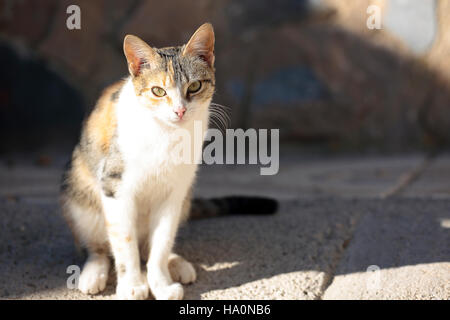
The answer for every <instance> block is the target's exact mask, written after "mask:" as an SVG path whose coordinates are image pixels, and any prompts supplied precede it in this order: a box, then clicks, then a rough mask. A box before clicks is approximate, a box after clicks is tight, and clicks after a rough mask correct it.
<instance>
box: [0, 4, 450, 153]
mask: <svg viewBox="0 0 450 320" xmlns="http://www.w3.org/2000/svg"><path fill="white" fill-rule="evenodd" d="M72 4H76V5H78V6H79V7H80V9H81V30H69V29H68V28H67V27H66V20H67V18H68V17H69V15H70V14H68V13H66V9H67V7H68V6H69V5H72ZM370 5H376V6H378V7H377V8H380V10H381V11H380V13H381V29H369V28H368V27H367V20H368V19H369V18H370V17H371V14H370V13H368V12H367V11H368V8H369V6H370ZM206 21H209V22H211V23H213V25H214V27H215V31H216V68H217V84H218V87H217V93H216V95H215V98H214V101H215V102H216V103H220V104H223V105H226V106H229V107H231V118H232V123H231V127H243V128H249V127H254V128H279V129H280V138H281V140H282V142H284V143H286V144H294V145H296V146H301V147H305V146H312V147H314V148H315V147H316V146H317V147H318V148H319V149H321V150H329V151H367V150H369V151H381V152H398V151H410V150H423V149H425V150H428V149H433V148H436V147H442V146H446V145H448V142H450V130H449V128H450V112H449V107H450V88H449V81H450V59H449V54H450V1H446V0H435V1H432V0H427V1H422V0H378V1H375V0H355V1H342V0H280V1H277V2H274V1H269V0H216V1H213V0H197V1H160V0H120V1H119V0H70V1H65V0H64V1H59V0H58V1H57V0H40V1H33V0H0V70H1V71H0V152H9V151H18V150H19V151H20V150H40V149H42V148H43V149H45V148H51V147H55V146H60V145H67V141H68V140H69V141H71V143H72V142H75V141H76V138H77V135H78V132H79V127H80V123H81V121H82V118H83V116H84V115H85V114H86V113H87V112H88V111H89V110H90V108H91V107H92V106H93V105H94V103H95V99H96V98H97V97H98V95H99V93H100V92H101V90H102V89H103V88H104V87H105V86H107V85H108V84H110V83H112V82H114V81H116V80H117V79H119V78H121V77H123V76H125V75H126V74H127V68H126V61H125V58H124V56H123V53H122V41H123V38H124V35H125V34H128V33H131V34H135V35H138V36H139V37H141V38H142V39H144V40H145V41H147V42H148V43H149V44H151V45H152V46H156V47H159V46H169V45H178V44H182V43H184V42H185V41H187V40H188V39H189V37H190V35H191V34H192V33H193V32H194V31H195V29H196V28H197V27H198V26H200V25H201V24H202V23H204V22H206ZM70 146H72V145H70Z"/></svg>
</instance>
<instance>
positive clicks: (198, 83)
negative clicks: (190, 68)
mask: <svg viewBox="0 0 450 320" xmlns="http://www.w3.org/2000/svg"><path fill="white" fill-rule="evenodd" d="M201 87H202V83H201V81H194V82H192V83H191V84H190V85H189V87H188V89H187V91H188V93H195V92H197V91H199V90H200V88H201Z"/></svg>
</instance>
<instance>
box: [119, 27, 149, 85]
mask: <svg viewBox="0 0 450 320" xmlns="http://www.w3.org/2000/svg"><path fill="white" fill-rule="evenodd" d="M123 52H124V53H125V57H126V58H127V62H128V70H129V71H130V74H131V75H132V76H133V77H135V76H137V75H138V74H139V73H140V72H141V69H142V66H143V65H144V64H150V63H151V62H152V60H153V59H154V58H155V57H156V52H155V51H154V50H153V49H152V48H151V47H150V46H149V45H148V44H146V43H145V42H144V41H143V40H141V39H139V38H138V37H136V36H133V35H130V34H129V35H126V36H125V39H124V40H123Z"/></svg>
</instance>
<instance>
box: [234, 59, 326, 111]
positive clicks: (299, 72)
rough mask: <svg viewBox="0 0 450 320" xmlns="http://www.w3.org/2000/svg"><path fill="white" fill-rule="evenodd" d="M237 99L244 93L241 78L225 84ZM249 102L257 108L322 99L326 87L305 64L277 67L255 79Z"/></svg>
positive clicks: (324, 95)
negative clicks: (263, 76)
mask: <svg viewBox="0 0 450 320" xmlns="http://www.w3.org/2000/svg"><path fill="white" fill-rule="evenodd" d="M227 87H228V90H229V91H230V93H231V94H232V95H233V96H235V97H236V98H237V99H239V100H240V99H241V98H242V97H243V95H244V84H243V82H242V80H238V81H236V80H235V81H231V82H230V83H229V85H228V86H227ZM252 91H253V92H252V99H251V103H252V106H253V107H256V108H259V107H264V106H266V105H270V104H275V103H276V104H279V106H282V105H283V104H293V103H302V102H308V101H314V100H320V99H324V98H325V97H326V96H327V95H328V91H327V88H326V87H325V85H324V84H323V83H322V82H320V80H319V79H317V77H316V76H315V74H314V73H313V71H312V70H311V69H310V68H308V67H305V66H294V67H289V68H283V69H279V70H277V71H275V72H273V73H272V74H269V75H268V76H267V77H265V78H263V79H260V80H257V81H256V83H255V84H254V87H253V90H252Z"/></svg>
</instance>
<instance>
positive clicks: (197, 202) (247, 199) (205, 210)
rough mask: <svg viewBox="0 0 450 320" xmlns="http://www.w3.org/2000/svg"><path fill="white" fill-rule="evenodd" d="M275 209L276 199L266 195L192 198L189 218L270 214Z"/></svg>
mask: <svg viewBox="0 0 450 320" xmlns="http://www.w3.org/2000/svg"><path fill="white" fill-rule="evenodd" d="M277 210H278V201H277V200H275V199H271V198H266V197H255V196H229V197H221V198H210V199H203V198H194V199H192V202H191V209H190V214H189V220H194V219H204V218H211V217H218V216H227V215H270V214H274V213H276V212H277Z"/></svg>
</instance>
